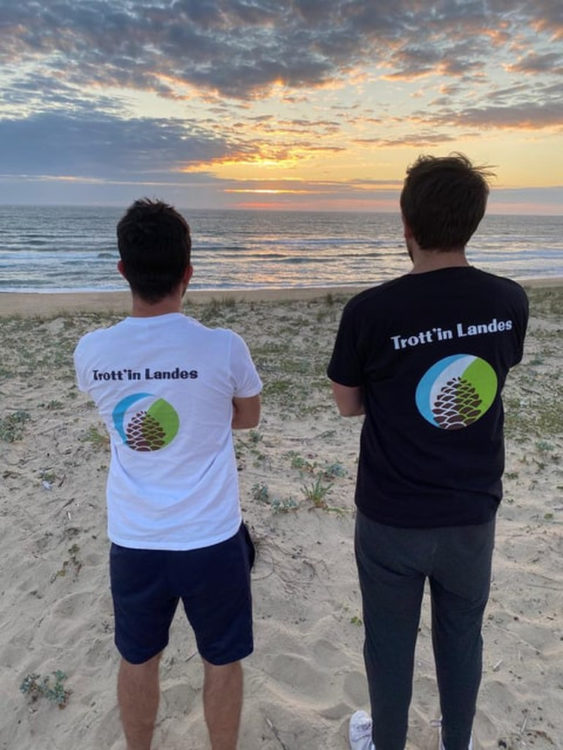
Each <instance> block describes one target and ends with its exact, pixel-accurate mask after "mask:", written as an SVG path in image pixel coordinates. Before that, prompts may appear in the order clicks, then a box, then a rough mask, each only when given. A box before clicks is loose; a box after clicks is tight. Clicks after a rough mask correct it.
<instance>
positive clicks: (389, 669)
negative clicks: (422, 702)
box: [355, 512, 495, 750]
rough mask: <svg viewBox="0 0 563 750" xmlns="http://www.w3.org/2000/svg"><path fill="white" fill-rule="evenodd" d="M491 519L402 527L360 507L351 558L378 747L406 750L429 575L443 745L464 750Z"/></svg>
mask: <svg viewBox="0 0 563 750" xmlns="http://www.w3.org/2000/svg"><path fill="white" fill-rule="evenodd" d="M494 531H495V522H494V520H493V521H490V522H489V523H486V524H480V525H477V526H456V527H442V528H435V529H405V528H395V527H393V526H385V525H382V524H379V523H376V522H375V521H372V520H371V519H369V518H367V517H366V516H364V515H363V514H362V513H360V512H358V514H357V519H356V539H355V546H356V561H357V564H358V573H359V579H360V588H361V592H362V601H363V613H364V625H365V645H364V658H365V664H366V672H367V678H368V684H369V692H370V702H371V711H372V718H373V741H374V743H375V746H376V748H377V750H403V749H404V747H405V743H406V738H407V728H408V710H409V704H410V701H411V695H412V678H413V667H414V651H415V644H416V636H417V632H418V624H419V619H420V608H421V603H422V594H423V590H424V582H425V579H426V578H428V580H429V584H430V592H431V600H432V644H433V647H434V659H435V663H436V676H437V679H438V689H439V692H440V706H441V711H442V738H443V742H444V747H445V748H446V750H467V748H468V746H469V741H470V736H471V727H472V723H473V717H474V715H475V706H476V701H477V693H478V691H479V683H480V681H481V671H482V645H483V642H482V638H481V625H482V622H483V612H484V609H485V605H486V603H487V599H488V596H489V586H490V579H491V559H492V553H493V546H494Z"/></svg>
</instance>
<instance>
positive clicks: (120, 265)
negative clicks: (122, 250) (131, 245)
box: [117, 260, 127, 281]
mask: <svg viewBox="0 0 563 750" xmlns="http://www.w3.org/2000/svg"><path fill="white" fill-rule="evenodd" d="M117 270H118V271H119V273H120V274H121V275H122V276H123V278H124V279H125V280H126V281H127V276H126V275H125V266H124V265H123V261H122V260H118V261H117Z"/></svg>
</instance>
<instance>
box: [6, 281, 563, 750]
mask: <svg viewBox="0 0 563 750" xmlns="http://www.w3.org/2000/svg"><path fill="white" fill-rule="evenodd" d="M524 286H525V287H526V288H527V290H528V292H529V296H530V302H531V318H530V330H529V336H528V340H527V346H526V351H525V357H524V360H523V362H522V364H521V365H520V366H519V367H517V368H516V369H515V370H514V371H513V372H512V373H511V374H510V376H509V379H508V381H507V385H506V387H505V391H504V403H505V410H506V436H507V460H506V472H505V497H504V500H503V503H502V505H501V508H500V511H499V516H498V526H497V544H496V551H495V560H494V579H493V583H492V592H491V598H490V602H489V606H488V610H487V614H486V621H485V627H484V639H485V651H484V673H483V682H482V689H481V694H480V700H479V707H478V713H477V717H476V721H475V726H474V732H475V750H525V749H526V750H530V749H531V750H561V748H563V615H562V613H563V573H562V569H561V552H562V538H561V528H562V519H563V467H562V465H561V456H562V455H563V429H562V427H563V417H562V416H561V403H562V402H563V378H562V376H561V372H562V370H563V340H562V336H561V333H562V330H563V304H562V303H563V285H562V284H561V280H553V279H551V280H544V281H539V280H538V281H534V282H525V283H524ZM353 291H356V290H351V289H338V288H333V289H325V290H321V289H316V290H294V291H288V290H270V291H269V292H267V293H264V292H263V291H262V292H244V293H238V292H224V293H218V292H217V293H215V292H205V293H204V292H190V293H189V294H188V295H187V298H186V311H187V312H188V314H193V315H194V317H197V318H198V319H199V320H201V321H202V322H203V323H205V324H206V325H212V326H223V327H230V328H233V329H234V330H235V331H237V332H238V333H240V334H241V335H242V336H243V337H244V338H245V340H246V341H247V343H248V345H249V347H250V349H251V352H252V355H253V357H254V360H255V362H256V364H257V367H258V369H259V372H260V375H261V377H262V379H263V381H264V392H263V417H262V420H261V423H260V426H259V427H258V428H257V429H255V430H251V431H245V432H240V433H237V435H236V441H235V443H236V452H237V460H238V464H239V469H240V472H239V476H240V484H241V502H242V507H243V513H244V517H245V519H246V521H247V523H248V526H249V528H250V530H251V534H252V536H253V537H254V539H255V542H256V545H257V562H256V566H255V569H254V572H253V594H254V607H255V610H254V611H255V653H254V654H253V655H252V656H251V657H250V658H249V659H248V660H247V661H246V662H245V705H244V709H243V723H242V730H241V740H240V749H241V750H321V749H322V750H345V749H346V748H347V747H348V742H347V726H348V720H349V717H350V714H351V713H352V712H353V711H354V710H355V709H357V708H367V706H368V697H367V686H366V681H365V677H364V668H363V658H362V643H363V628H362V622H361V617H362V613H361V605H360V594H359V587H358V583H357V577H356V569H355V562H354V557H353V526H354V504H353V487H354V479H355V469H356V460H357V453H358V441H359V433H360V428H361V420H360V419H348V420H343V419H341V418H340V417H339V416H338V414H337V412H336V409H335V407H334V406H333V404H332V402H331V398H330V388H329V384H328V381H327V379H326V376H325V369H326V364H327V361H328V358H329V356H330V351H331V347H332V343H333V340H334V334H335V331H336V327H337V324H338V320H339V317H340V312H341V309H342V306H343V304H344V302H345V301H346V299H347V298H348V297H349V296H350V295H351V294H352V293H353ZM127 309H128V295H127V294H125V293H124V294H122V293H115V294H113V293H105V294H95V295H85V294H78V295H75V294H72V295H67V294H63V295H60V294H59V295H46V294H36V295H24V294H21V295H20V294H7V293H4V294H0V335H1V340H2V341H1V344H2V349H1V351H2V360H1V363H0V392H1V395H2V403H1V408H0V447H1V449H2V455H3V461H2V474H1V488H2V489H1V493H0V507H1V514H2V519H3V520H2V524H1V525H0V541H1V561H2V569H3V571H4V577H3V585H2V602H3V606H2V612H3V616H2V622H1V623H0V633H1V637H0V670H1V679H0V706H1V707H0V748H1V750H36V749H37V750H39V748H50V749H51V750H78V748H80V750H106V749H107V750H124V747H125V744H124V741H123V739H122V734H121V727H120V723H119V717H118V712H117V707H116V699H115V677H116V669H117V664H118V655H117V652H116V650H115V648H114V645H113V632H112V631H113V622H112V621H113V614H112V607H111V599H110V594H109V584H108V571H107V555H108V546H109V545H108V541H107V537H106V530H105V479H106V470H107V464H108V458H109V457H108V440H107V437H106V434H105V430H104V428H103V425H102V423H101V420H100V419H99V417H98V415H97V413H96V411H95V409H94V408H93V405H92V404H91V403H90V402H89V401H88V399H87V398H86V397H85V396H84V395H83V394H81V393H79V392H78V390H77V388H76V386H75V384H74V372H73V367H72V351H73V349H74V346H75V344H76V342H77V340H78V338H79V337H80V336H81V335H82V334H83V333H85V332H86V331H88V330H92V329H94V328H97V327H100V326H103V325H109V324H111V323H112V322H114V321H117V320H118V319H119V318H120V316H121V315H122V314H123V313H124V312H126V311H127ZM428 605H429V601H428V597H427V596H425V602H424V609H423V616H422V620H421V623H420V635H419V641H418V650H417V656H416V672H415V679H414V695H413V702H412V710H411V720H410V731H409V739H408V745H407V748H408V750H436V747H437V742H438V739H437V737H438V732H437V728H436V726H435V721H436V719H437V718H438V717H439V707H438V699H437V690H436V685H435V679H434V669H433V658H432V649H431V638H430V613H429V606H428ZM58 670H60V672H61V673H63V675H64V676H66V678H65V679H63V676H62V675H60V674H59V679H58V683H59V686H60V687H59V692H56V691H55V693H53V694H51V695H42V696H40V697H38V698H37V699H36V700H35V701H34V700H32V698H31V697H30V695H29V694H27V695H24V694H23V693H22V692H21V691H20V685H21V684H22V682H23V681H24V680H25V678H26V677H29V676H30V675H34V674H35V675H40V678H38V679H39V681H40V680H41V679H43V678H44V677H50V684H51V686H55V685H56V683H57V678H56V677H55V676H53V675H54V673H55V672H57V671H58ZM161 676H162V699H161V705H160V710H159V718H158V726H157V730H156V735H155V748H156V749H158V750H204V749H205V748H208V743H207V739H206V733H205V729H204V722H203V715H202V706H201V688H202V669H201V665H200V660H199V657H198V655H197V653H196V649H195V643H194V640H193V637H192V636H191V633H190V631H189V629H188V627H187V626H186V624H185V621H184V617H183V613H181V612H178V614H177V617H176V619H175V621H174V625H173V628H172V632H171V639H170V645H169V647H168V649H167V650H166V652H165V655H164V658H163V662H162V670H161ZM28 684H29V679H28ZM64 690H69V691H70V694H69V695H68V700H67V705H66V707H64V709H62V710H60V709H59V708H58V707H57V702H58V701H60V700H64V692H63V691H64ZM61 696H62V697H61Z"/></svg>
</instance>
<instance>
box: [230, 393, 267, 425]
mask: <svg viewBox="0 0 563 750" xmlns="http://www.w3.org/2000/svg"><path fill="white" fill-rule="evenodd" d="M259 421H260V394H258V395H257V396H251V397H250V398H233V421H232V423H231V426H232V428H233V430H244V429H248V428H249V427H256V425H257V424H258V422H259Z"/></svg>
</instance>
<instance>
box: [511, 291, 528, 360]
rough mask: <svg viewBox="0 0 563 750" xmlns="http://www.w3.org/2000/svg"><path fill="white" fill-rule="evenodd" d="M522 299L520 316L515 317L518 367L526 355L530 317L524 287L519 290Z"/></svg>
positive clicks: (520, 300)
mask: <svg viewBox="0 0 563 750" xmlns="http://www.w3.org/2000/svg"><path fill="white" fill-rule="evenodd" d="M519 292H520V299H519V306H518V308H519V310H518V315H517V316H515V317H516V320H515V326H516V333H517V335H518V345H517V349H516V353H515V360H514V364H515V365H517V364H518V363H519V362H521V360H522V356H523V354H524V339H525V338H526V330H527V328H528V317H529V302H528V296H527V294H526V292H525V291H524V289H522V287H520V288H519Z"/></svg>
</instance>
